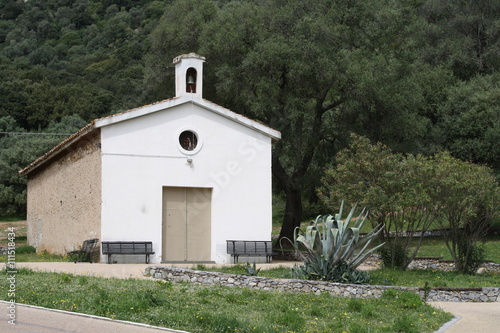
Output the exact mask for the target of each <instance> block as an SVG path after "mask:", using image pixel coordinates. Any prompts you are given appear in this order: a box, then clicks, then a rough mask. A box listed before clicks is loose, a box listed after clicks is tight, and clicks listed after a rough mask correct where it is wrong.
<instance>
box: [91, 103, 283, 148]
mask: <svg viewBox="0 0 500 333" xmlns="http://www.w3.org/2000/svg"><path fill="white" fill-rule="evenodd" d="M185 103H192V104H195V105H198V106H200V107H202V108H204V109H206V110H208V111H210V112H213V113H215V114H218V115H219V116H222V117H224V118H227V119H229V120H232V121H234V122H236V123H239V124H240V125H243V126H245V127H248V128H251V129H253V130H255V131H257V132H260V133H262V134H264V135H266V136H268V137H270V138H271V139H273V140H279V139H281V132H279V131H277V130H274V129H272V128H270V127H268V126H266V125H263V124H261V123H259V122H257V121H255V120H252V119H250V118H247V117H245V116H242V115H240V114H238V113H236V112H233V111H231V110H229V109H226V108H224V107H222V106H220V105H218V104H215V103H213V102H210V101H208V100H206V99H203V98H197V97H191V98H190V97H188V96H180V97H174V98H170V99H167V100H163V101H160V102H156V103H153V104H149V105H145V106H142V107H139V108H135V109H131V110H128V111H125V112H122V113H118V114H115V115H112V116H108V117H104V118H101V119H97V120H96V121H95V126H96V127H98V128H99V127H104V126H109V125H112V124H116V123H119V122H122V121H126V120H130V119H134V118H137V117H142V116H145V115H148V114H151V113H155V112H158V111H162V110H165V109H170V108H172V107H175V106H178V105H181V104H185Z"/></svg>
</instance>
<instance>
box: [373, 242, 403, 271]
mask: <svg viewBox="0 0 500 333" xmlns="http://www.w3.org/2000/svg"><path fill="white" fill-rule="evenodd" d="M379 253H380V259H381V260H382V264H383V265H384V266H385V267H387V268H398V269H401V270H405V269H406V268H407V267H408V264H409V263H410V258H409V256H408V250H407V249H406V248H405V247H404V246H403V245H401V244H394V245H393V246H392V247H389V246H384V247H382V248H381V249H380V251H379Z"/></svg>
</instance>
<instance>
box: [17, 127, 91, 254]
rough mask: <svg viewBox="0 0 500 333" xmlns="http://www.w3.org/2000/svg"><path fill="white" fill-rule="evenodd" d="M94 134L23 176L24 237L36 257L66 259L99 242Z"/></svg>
mask: <svg viewBox="0 0 500 333" xmlns="http://www.w3.org/2000/svg"><path fill="white" fill-rule="evenodd" d="M99 143H100V138H99V135H98V133H96V134H95V135H93V136H91V137H85V138H83V139H81V140H80V142H78V143H77V144H75V145H73V146H71V147H68V148H66V149H65V150H64V151H63V153H61V155H60V156H59V157H58V158H56V159H55V160H54V161H52V162H51V163H50V164H49V163H47V165H46V166H42V167H39V168H38V169H36V170H35V171H34V172H31V173H30V174H29V175H28V196H27V227H28V230H27V237H28V244H29V245H32V246H34V247H36V249H37V252H43V251H45V250H46V251H48V252H50V253H54V254H66V252H68V251H72V250H77V249H79V248H80V247H81V246H82V243H83V241H84V240H86V239H91V238H101V224H100V219H101V151H100V148H99V147H100V146H99Z"/></svg>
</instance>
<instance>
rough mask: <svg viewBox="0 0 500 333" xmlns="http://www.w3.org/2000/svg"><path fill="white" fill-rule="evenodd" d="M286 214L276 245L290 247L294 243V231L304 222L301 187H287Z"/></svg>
mask: <svg viewBox="0 0 500 333" xmlns="http://www.w3.org/2000/svg"><path fill="white" fill-rule="evenodd" d="M285 195H286V204H285V216H284V217H283V224H282V226H281V232H280V235H279V237H278V241H277V243H276V246H277V247H278V248H280V247H283V248H290V247H292V243H293V233H294V230H295V228H296V227H300V222H302V196H301V191H300V189H288V190H286V189H285Z"/></svg>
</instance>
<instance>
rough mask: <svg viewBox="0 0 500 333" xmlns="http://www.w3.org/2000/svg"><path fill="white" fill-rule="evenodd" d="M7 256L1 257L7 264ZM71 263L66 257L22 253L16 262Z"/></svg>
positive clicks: (0, 259) (44, 253)
mask: <svg viewBox="0 0 500 333" xmlns="http://www.w3.org/2000/svg"><path fill="white" fill-rule="evenodd" d="M7 260H8V257H7V255H0V262H7ZM60 261H70V260H69V259H68V258H67V257H66V256H60V255H57V254H50V253H47V252H42V253H22V254H16V262H60Z"/></svg>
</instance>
